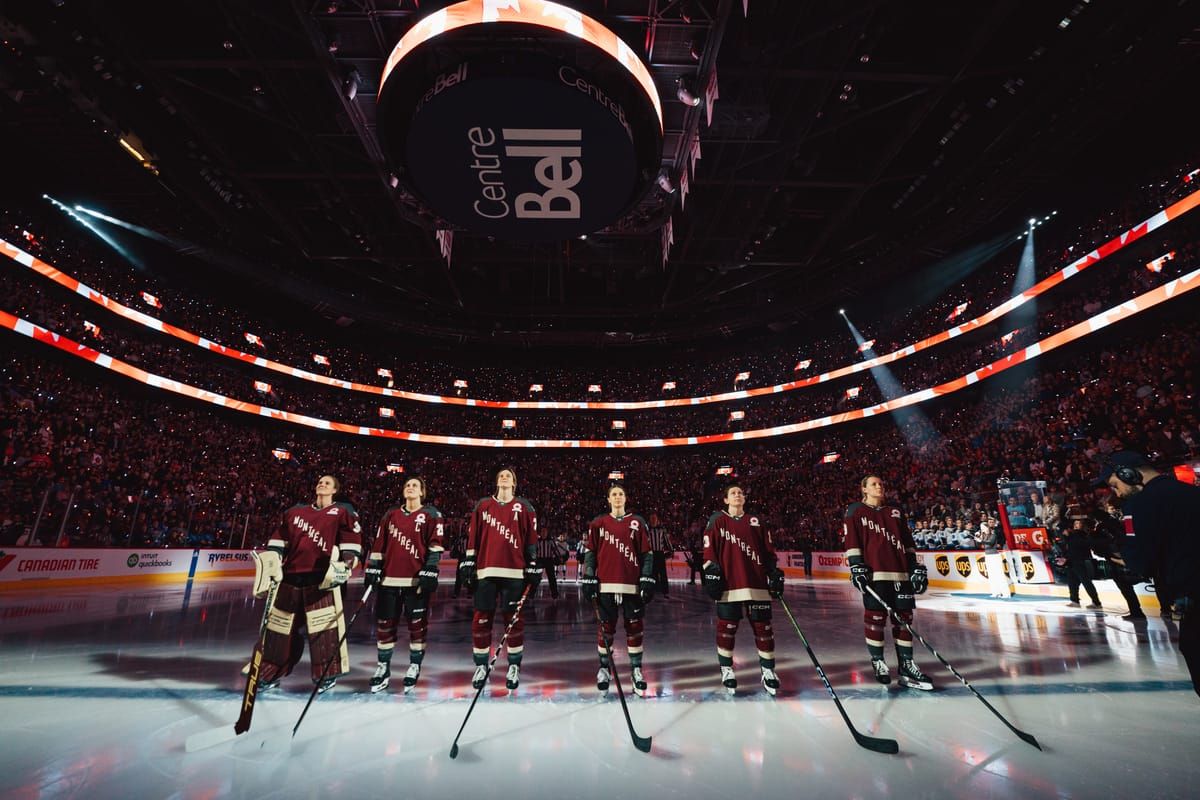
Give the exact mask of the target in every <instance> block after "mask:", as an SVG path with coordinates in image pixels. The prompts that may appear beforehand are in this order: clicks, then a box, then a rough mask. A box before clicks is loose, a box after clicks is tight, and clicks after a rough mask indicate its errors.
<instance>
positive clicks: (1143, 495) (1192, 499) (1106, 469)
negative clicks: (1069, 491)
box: [1096, 450, 1200, 694]
mask: <svg viewBox="0 0 1200 800" xmlns="http://www.w3.org/2000/svg"><path fill="white" fill-rule="evenodd" d="M1096 484H1097V485H1106V486H1108V487H1109V489H1111V490H1112V492H1113V494H1114V495H1115V496H1116V500H1117V502H1118V503H1120V505H1121V510H1122V511H1124V512H1125V514H1126V515H1127V518H1128V521H1129V522H1130V523H1131V524H1132V529H1131V530H1130V529H1129V528H1127V529H1126V530H1127V531H1129V532H1128V533H1127V534H1126V545H1125V546H1124V547H1122V549H1121V551H1122V553H1123V555H1124V556H1125V557H1124V559H1123V560H1124V561H1125V566H1126V567H1127V568H1128V569H1129V570H1130V571H1131V572H1134V573H1136V574H1139V575H1146V576H1147V577H1150V578H1153V579H1154V581H1155V583H1156V584H1158V583H1159V582H1161V583H1163V584H1164V585H1165V587H1166V590H1167V591H1168V593H1169V594H1170V595H1171V596H1172V597H1174V598H1175V606H1176V608H1177V609H1179V610H1181V611H1182V612H1183V618H1182V620H1181V621H1180V623H1179V652H1180V653H1181V654H1182V655H1183V658H1184V661H1186V662H1187V667H1188V672H1189V673H1190V674H1191V677H1192V686H1193V687H1194V688H1195V689H1196V693H1197V694H1200V619H1198V618H1197V613H1196V610H1195V604H1196V603H1197V602H1200V531H1197V519H1200V488H1197V487H1195V486H1188V485H1187V484H1185V483H1181V482H1180V481H1177V480H1175V478H1174V477H1173V476H1171V475H1164V474H1162V473H1160V472H1159V471H1158V470H1156V469H1154V467H1152V466H1151V465H1150V462H1149V460H1147V459H1146V457H1145V456H1143V455H1141V454H1140V453H1134V452H1130V451H1127V450H1125V451H1121V452H1117V453H1113V454H1112V455H1111V456H1109V457H1108V458H1107V459H1106V460H1105V461H1104V465H1103V468H1102V470H1101V473H1100V477H1099V478H1098V480H1097V481H1096Z"/></svg>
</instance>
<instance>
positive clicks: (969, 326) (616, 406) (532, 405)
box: [0, 190, 1200, 411]
mask: <svg viewBox="0 0 1200 800" xmlns="http://www.w3.org/2000/svg"><path fill="white" fill-rule="evenodd" d="M1197 205H1200V190H1198V191H1196V192H1193V193H1192V194H1190V195H1188V196H1187V197H1185V198H1183V199H1182V200H1180V201H1178V202H1176V203H1173V204H1172V205H1170V206H1168V207H1167V208H1164V209H1162V210H1161V211H1159V212H1157V213H1156V214H1154V215H1153V216H1151V217H1149V218H1147V219H1145V220H1143V221H1142V222H1140V223H1138V224H1137V225H1134V226H1133V227H1132V228H1130V229H1129V230H1127V231H1125V232H1124V233H1122V234H1121V235H1120V236H1117V237H1115V238H1113V239H1112V240H1110V241H1108V242H1106V243H1104V244H1103V245H1101V246H1100V247H1098V248H1096V249H1095V250H1093V251H1091V252H1090V253H1088V254H1087V255H1085V256H1082V257H1080V258H1078V259H1076V260H1075V261H1073V262H1071V263H1070V264H1068V265H1067V266H1066V267H1063V268H1062V269H1060V270H1059V271H1058V272H1055V273H1054V274H1052V275H1050V276H1048V277H1046V278H1044V279H1043V280H1041V281H1039V282H1038V283H1036V284H1035V285H1033V286H1031V287H1030V288H1028V289H1026V290H1025V291H1024V292H1021V293H1020V294H1018V295H1014V296H1013V297H1010V298H1009V299H1008V300H1005V301H1004V302H1003V303H1001V304H1000V305H998V306H996V307H995V308H993V309H991V310H990V311H986V312H984V313H983V314H981V315H979V316H978V317H976V318H975V319H972V320H967V321H966V322H963V323H961V324H959V325H955V326H954V327H953V328H949V329H947V330H944V331H942V332H940V333H935V334H933V335H932V336H929V337H927V338H925V339H922V340H920V341H919V342H915V343H913V344H910V345H908V346H907V347H902V348H900V349H899V350H896V351H894V352H891V353H888V354H886V355H882V356H877V357H875V358H872V359H869V360H867V361H859V362H857V363H855V364H850V365H847V366H844V367H840V368H838V369H835V370H831V371H830V372H824V373H822V374H820V375H813V376H812V377H809V378H803V379H800V380H794V381H788V382H787V383H780V384H776V385H774V386H760V387H757V388H754V389H740V390H737V391H732V392H722V393H720V394H712V395H703V396H699V397H675V398H664V399H661V400H639V401H602V400H581V401H569V400H564V401H556V400H480V399H476V398H470V397H447V396H445V395H436V394H426V393H424V392H411V391H406V390H404V389H388V388H385V387H382V386H372V385H371V384H369V383H358V382H357V381H345V380H341V379H338V378H331V377H329V376H328V375H319V374H317V373H315V372H309V371H308V370H304V369H300V368H298V367H292V366H288V365H287V364H283V363H280V362H278V361H272V360H271V359H269V358H263V357H262V356H256V355H254V354H253V353H246V352H243V351H241V350H238V349H237V348H235V347H227V346H226V345H222V344H217V343H216V342H213V341H210V340H209V339H206V338H204V337H203V336H198V335H196V334H194V333H192V332H191V331H187V330H184V329H183V328H179V327H177V326H175V325H171V324H170V323H167V322H163V321H162V320H161V319H158V318H156V317H152V316H150V315H149V314H145V313H143V312H141V311H138V310H137V309H133V308H129V307H128V306H125V305H122V304H121V303H119V302H117V301H116V300H113V299H112V298H111V297H108V296H106V295H104V294H102V293H100V292H98V291H96V290H95V289H92V288H91V287H90V286H87V285H86V284H84V283H81V282H80V281H79V280H77V279H76V278H74V277H72V276H70V275H68V274H66V273H65V272H61V271H60V270H58V269H56V268H55V267H54V266H52V265H50V264H48V263H46V262H45V261H42V260H41V259H39V258H37V257H35V256H33V255H31V254H29V253H26V252H25V251H24V250H21V249H20V248H19V247H17V246H16V245H13V244H10V243H9V242H7V241H5V240H3V239H0V253H3V254H4V255H6V256H8V257H9V258H11V259H12V260H14V261H16V262H17V263H18V264H21V265H23V266H25V267H28V268H29V269H31V270H33V271H34V272H37V273H38V274H40V275H42V276H43V277H46V278H49V279H50V280H52V281H54V282H55V283H57V284H59V285H60V286H63V287H64V288H66V289H69V290H70V291H72V292H75V293H76V294H78V295H80V296H82V297H85V298H87V299H88V300H90V301H92V302H93V303H96V304H97V305H100V306H103V307H104V308H106V309H108V310H109V311H111V312H112V313H114V314H117V315H118V316H121V317H124V318H125V319H128V320H131V321H133V322H137V323H138V324H140V325H144V326H146V327H148V328H152V329H154V330H156V331H158V332H160V333H165V334H167V335H168V336H173V337H175V338H176V339H180V340H182V341H185V342H188V343H190V344H193V345H195V346H196V347H200V348H203V349H205V350H208V351H210V352H213V353H217V354H219V355H223V356H226V357H227V358H233V359H237V360H238V361H242V362H245V363H247V364H254V365H255V366H258V367H262V368H264V369H269V370H272V371H273V372H278V373H281V374H284V375H289V376H291V377H293V378H299V379H300V380H305V381H310V382H312V383H320V384H324V385H325V386H332V387H335V388H338V389H346V390H349V391H355V392H365V393H367V394H374V395H379V396H383V397H394V398H398V399H401V400H411V401H415V402H418V403H437V404H442V405H455V406H471V407H475V408H497V409H512V410H531V411H644V410H647V409H655V408H677V407H681V406H699V405H706V404H708V403H722V402H728V401H730V400H743V399H746V398H750V397H761V396H763V395H770V394H779V393H781V392H790V391H794V390H796V389H802V388H804V387H806V386H815V385H818V384H822V383H826V382H828V381H831V380H835V379H837V378H842V377H845V376H847V375H853V374H856V373H859V372H862V371H864V370H868V369H870V368H871V367H877V366H879V365H881V364H890V363H892V362H893V361H899V360H900V359H902V358H907V357H909V356H911V355H914V354H915V353H919V352H921V351H922V350H928V349H929V348H931V347H934V346H935V345H939V344H941V343H943V342H948V341H950V340H951V339H954V338H955V337H958V336H962V335H963V334H964V333H969V332H970V331H973V330H975V329H976V328H979V327H982V326H983V325H987V324H988V323H989V322H994V321H995V320H997V319H999V318H1000V317H1002V316H1004V315H1005V314H1007V313H1009V312H1010V311H1012V310H1013V309H1015V308H1019V307H1020V306H1022V305H1024V304H1025V303H1027V302H1029V301H1030V300H1033V299H1034V298H1036V297H1038V296H1039V295H1041V294H1044V293H1045V292H1047V291H1049V290H1050V289H1053V288H1054V287H1055V286H1058V285H1059V284H1061V283H1062V282H1063V281H1065V280H1067V279H1069V278H1071V277H1074V276H1075V275H1078V274H1079V273H1080V272H1083V271H1084V270H1085V269H1087V268H1088V267H1091V266H1093V265H1095V264H1097V263H1099V262H1100V261H1102V260H1103V259H1105V258H1107V257H1108V256H1110V255H1112V254H1113V253H1116V252H1117V251H1119V250H1121V249H1123V248H1125V247H1126V246H1127V245H1130V244H1132V243H1133V242H1136V241H1137V240H1139V239H1141V238H1142V237H1143V236H1146V235H1147V234H1149V233H1151V232H1152V231H1155V230H1157V229H1158V228H1161V227H1162V226H1163V225H1166V224H1167V223H1168V222H1170V221H1172V220H1174V219H1178V218H1179V217H1181V216H1183V215H1184V214H1186V213H1187V212H1189V211H1191V210H1192V209H1194V208H1196V206H1197Z"/></svg>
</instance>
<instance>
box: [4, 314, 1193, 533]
mask: <svg viewBox="0 0 1200 800" xmlns="http://www.w3.org/2000/svg"><path fill="white" fill-rule="evenodd" d="M6 336H8V335H7V334H6ZM15 341H16V339H15V338H7V339H6V342H8V343H10V344H11V343H14V342H15ZM39 347H41V346H40V345H35V344H23V343H22V345H21V346H20V347H14V348H8V349H6V351H5V352H6V355H5V356H4V358H3V361H0V378H2V385H0V387H2V388H0V392H2V397H3V405H2V406H0V447H2V448H3V449H2V452H3V469H2V471H0V545H12V544H17V543H21V544H34V543H36V544H43V545H47V546H49V545H53V544H55V543H59V544H63V543H67V542H69V543H71V544H75V545H101V546H103V545H118V546H120V545H125V544H127V543H130V544H133V545H135V546H164V547H165V546H188V545H190V546H195V545H200V544H205V545H208V544H211V545H215V546H234V547H236V546H239V545H240V544H241V543H242V538H243V534H244V535H245V541H246V544H247V545H248V546H249V545H256V544H261V543H262V542H263V541H265V539H266V538H267V537H268V535H269V534H270V533H271V532H272V530H273V528H274V526H275V525H276V524H277V521H278V518H279V516H280V512H281V511H282V510H283V509H284V508H286V507H287V506H288V505H290V504H292V503H294V502H297V501H303V500H306V499H308V498H309V497H311V495H312V487H313V485H314V483H315V480H316V478H317V477H318V476H319V475H321V474H324V473H326V472H332V473H335V474H337V475H338V476H339V477H341V478H342V480H343V483H344V485H345V487H346V498H345V499H347V500H349V501H350V502H352V503H354V504H355V505H356V506H357V507H358V508H359V509H360V511H361V513H362V515H363V517H364V520H366V521H367V523H368V525H367V527H370V526H371V525H372V524H373V523H374V521H375V520H377V519H378V518H379V516H380V515H381V514H382V512H383V511H384V510H385V509H386V508H387V506H388V505H390V504H391V503H394V502H396V501H397V499H398V495H399V486H400V485H401V483H402V480H403V477H404V475H405V474H408V473H413V472H419V473H420V474H422V475H424V476H426V477H427V479H428V480H429V482H430V485H431V488H432V496H431V500H432V502H434V503H435V504H436V505H437V506H438V507H439V508H441V509H442V510H443V512H444V513H445V514H446V515H447V516H448V517H449V518H450V520H451V531H452V535H455V536H457V535H461V532H462V523H463V519H464V517H465V516H466V515H467V514H468V513H469V511H470V509H471V508H472V507H473V504H474V501H475V500H476V499H477V498H478V497H480V496H483V495H484V494H486V493H487V492H488V490H489V482H490V476H491V474H492V473H493V471H494V469H495V467H496V465H498V464H500V463H503V462H510V463H513V464H514V465H515V466H516V469H517V471H518V476H519V481H520V486H519V491H520V493H521V494H522V495H524V496H526V497H528V498H529V499H530V500H531V501H532V502H533V504H534V506H535V507H536V508H537V510H538V513H539V518H540V519H541V520H542V525H541V527H542V530H543V531H545V532H546V534H547V535H550V536H556V535H558V534H560V533H566V534H571V533H577V532H578V531H581V530H582V529H583V526H584V525H585V524H586V522H587V520H588V519H590V518H591V517H592V516H593V515H595V514H597V513H601V512H602V511H603V508H604V493H605V486H606V484H607V479H608V475H609V474H610V473H611V472H613V471H619V472H621V473H623V475H624V480H625V481H626V483H627V484H628V486H629V494H630V497H631V507H632V508H634V509H636V510H638V511H639V512H641V513H643V514H645V515H646V516H647V517H648V518H649V519H650V521H651V524H652V525H655V526H662V527H664V528H665V529H666V530H667V531H668V533H669V534H670V535H671V536H672V537H673V539H674V541H675V542H676V544H677V545H678V546H680V547H685V546H688V545H690V544H691V543H692V542H693V540H694V538H695V537H696V536H697V535H698V533H699V531H700V529H701V527H702V525H703V521H704V520H705V519H706V518H707V516H708V515H709V514H710V513H711V512H712V511H713V510H715V509H717V508H718V507H719V500H718V497H719V488H720V486H721V485H722V483H723V482H724V481H725V480H726V477H725V476H723V475H719V474H717V472H718V468H719V467H721V466H726V465H727V466H729V467H730V469H731V470H732V472H733V473H734V474H736V476H737V477H738V479H739V480H742V481H744V482H745V484H746V486H747V488H748V492H749V497H750V504H751V507H752V508H753V509H755V510H756V511H758V512H759V513H761V514H762V515H763V516H764V517H766V518H767V519H768V520H769V521H770V524H771V526H772V529H773V530H774V531H775V535H776V539H777V542H778V545H779V547H781V548H782V549H796V548H800V547H805V546H807V547H812V548H813V549H837V548H838V546H839V534H840V532H841V514H842V512H843V510H844V508H845V506H846V505H847V504H848V503H849V502H851V501H853V500H856V499H858V496H859V480H860V479H861V477H862V476H863V475H864V474H867V473H868V472H878V473H881V474H882V476H883V478H884V480H885V482H886V483H887V485H888V486H889V487H890V491H891V494H892V497H893V499H894V501H895V502H899V503H900V504H902V506H903V507H904V509H905V511H906V513H907V514H908V516H909V518H910V519H911V520H914V524H916V522H918V521H920V520H926V521H928V520H931V519H935V520H944V519H945V518H946V517H947V516H948V515H949V516H950V517H951V521H952V522H953V523H954V524H955V525H960V526H962V527H960V528H959V529H963V530H968V531H969V530H971V528H970V526H972V525H977V524H978V520H977V519H976V514H977V513H978V512H979V511H980V510H981V509H984V508H991V507H994V502H995V498H996V480H997V478H998V477H1000V476H1002V475H1012V476H1021V477H1023V478H1029V479H1035V480H1044V481H1046V483H1047V486H1048V488H1047V498H1048V500H1047V501H1046V502H1045V503H1044V506H1045V508H1046V509H1049V508H1050V507H1051V506H1056V507H1058V508H1060V509H1063V510H1064V511H1063V512H1062V515H1063V516H1064V517H1065V516H1068V512H1069V510H1070V509H1072V508H1075V507H1078V506H1081V505H1087V504H1090V503H1094V501H1095V497H1094V495H1093V494H1092V492H1091V490H1090V488H1089V479H1090V477H1091V476H1092V474H1093V473H1094V471H1095V469H1096V463H1097V460H1098V459H1099V458H1100V457H1101V456H1102V455H1103V454H1104V453H1107V452H1111V451H1113V450H1116V449H1120V448H1121V447H1124V446H1138V447H1143V448H1145V449H1147V450H1149V451H1151V452H1153V453H1155V454H1156V457H1158V458H1159V459H1161V460H1163V461H1165V462H1168V463H1178V462H1179V461H1182V460H1185V459H1189V458H1196V457H1197V456H1200V423H1198V421H1197V407H1196V400H1195V397H1196V389H1197V386H1196V371H1195V370H1196V364H1197V355H1198V347H1200V324H1197V323H1196V322H1187V321H1185V322H1175V323H1172V325H1171V327H1170V328H1169V329H1166V330H1162V331H1159V330H1155V329H1142V330H1141V333H1139V334H1138V335H1137V336H1133V335H1131V333H1125V334H1123V335H1122V337H1121V338H1120V340H1119V341H1118V342H1116V343H1114V342H1113V341H1112V340H1110V341H1109V343H1108V347H1107V349H1104V350H1100V351H1097V350H1095V349H1088V348H1087V347H1086V346H1081V347H1079V348H1077V349H1076V350H1075V351H1073V352H1072V353H1071V354H1070V366H1071V368H1070V369H1051V370H1041V371H1033V372H1031V373H1030V374H1029V375H1028V376H1027V379H1026V380H1024V381H1021V382H1019V383H1015V384H1013V385H1010V386H1007V387H1004V386H989V385H988V384H986V383H985V384H981V385H980V386H978V387H976V388H974V389H973V390H972V391H970V392H967V393H964V394H963V395H962V396H956V397H954V398H952V399H951V398H948V399H947V400H946V401H945V402H944V403H942V404H939V406H937V407H936V408H934V409H932V410H931V413H930V414H928V415H924V414H910V415H905V416H887V417H883V418H877V419H872V420H869V421H864V422H861V423H856V424H854V425H847V426H842V427H839V428H832V429H828V430H824V431H820V432H815V433H813V434H810V435H808V436H805V437H797V438H791V439H787V440H783V441H777V442H757V443H746V444H741V445H737V446H728V445H727V446H723V447H721V448H716V449H713V448H710V449H703V448H679V449H672V450H667V451H663V450H656V451H630V452H612V451H541V452H534V451H526V450H523V449H522V450H517V451H512V452H509V451H504V452H496V451H492V450H486V449H473V448H421V447H419V446H411V445H410V446H405V447H400V446H397V445H394V444H389V443H386V442H374V441H370V440H363V439H359V438H356V437H349V436H341V435H336V434H321V433H316V432H312V433H310V432H307V431H303V430H300V429H297V428H295V427H294V426H286V425H283V424H281V423H271V422H267V421H258V420H254V419H251V418H244V417H241V416H238V415H234V414H232V412H221V411H219V410H210V409H208V408H199V407H197V406H196V405H195V404H190V403H187V402H185V401H175V400H172V399H170V398H164V397H162V396H161V395H160V394H159V393H157V392H155V391H154V390H151V389H144V390H142V389H131V388H130V386H129V385H128V384H114V383H111V382H110V381H109V379H108V376H106V375H105V374H103V373H100V372H98V371H97V369H96V368H95V367H93V366H90V365H85V364H78V365H76V364H73V363H67V364H58V363H56V362H55V361H53V360H51V361H46V360H45V359H44V353H42V352H41V351H40V350H37V349H35V348H39ZM276 448H286V450H287V451H288V453H289V455H290V457H289V458H288V459H287V460H279V459H278V458H276V457H275V456H274V455H273V452H272V451H273V450H275V449H276ZM831 451H836V452H837V453H838V456H839V457H838V458H837V460H835V461H833V462H832V463H826V461H825V459H824V458H823V456H824V455H825V454H826V453H828V452H831ZM388 464H398V465H401V466H402V467H403V468H404V469H405V470H406V472H405V473H395V472H391V471H389V470H388V468H387V465H388ZM1044 513H1046V514H1049V513H1050V512H1049V511H1045V512H1044ZM35 526H36V530H34V528H35ZM926 529H927V528H926ZM923 530H924V529H923ZM925 544H927V545H928V544H930V542H926V543H925Z"/></svg>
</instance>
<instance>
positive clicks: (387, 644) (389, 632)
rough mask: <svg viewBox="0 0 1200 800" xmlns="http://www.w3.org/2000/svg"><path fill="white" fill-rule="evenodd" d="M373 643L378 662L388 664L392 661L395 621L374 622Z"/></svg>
mask: <svg viewBox="0 0 1200 800" xmlns="http://www.w3.org/2000/svg"><path fill="white" fill-rule="evenodd" d="M375 642H376V645H375V646H376V648H377V649H378V657H379V660H380V661H382V662H383V663H385V664H386V663H388V662H389V661H391V660H392V650H393V649H395V647H396V620H395V619H377V620H375Z"/></svg>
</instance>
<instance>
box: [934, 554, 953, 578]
mask: <svg viewBox="0 0 1200 800" xmlns="http://www.w3.org/2000/svg"><path fill="white" fill-rule="evenodd" d="M933 566H934V567H936V568H937V571H938V574H940V575H942V576H943V577H945V576H946V575H949V574H950V557H949V556H943V555H939V556H938V557H937V558H935V559H934V560H933Z"/></svg>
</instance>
